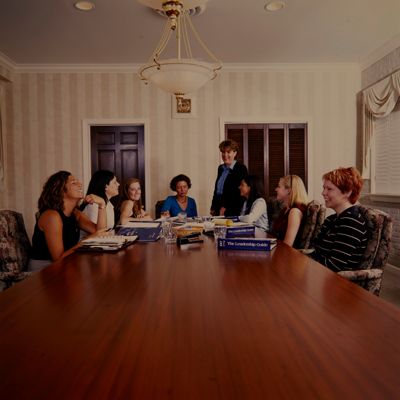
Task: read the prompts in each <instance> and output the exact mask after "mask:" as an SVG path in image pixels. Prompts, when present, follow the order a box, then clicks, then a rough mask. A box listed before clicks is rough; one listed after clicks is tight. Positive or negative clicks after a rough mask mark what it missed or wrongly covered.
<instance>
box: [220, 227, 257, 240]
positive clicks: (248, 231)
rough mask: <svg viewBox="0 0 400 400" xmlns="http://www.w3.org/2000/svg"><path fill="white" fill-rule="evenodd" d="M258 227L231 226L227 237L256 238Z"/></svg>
mask: <svg viewBox="0 0 400 400" xmlns="http://www.w3.org/2000/svg"><path fill="white" fill-rule="evenodd" d="M255 231H256V227H255V226H254V225H248V226H231V227H229V228H227V229H226V237H227V238H234V237H254V234H255Z"/></svg>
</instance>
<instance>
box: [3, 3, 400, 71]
mask: <svg viewBox="0 0 400 400" xmlns="http://www.w3.org/2000/svg"><path fill="white" fill-rule="evenodd" d="M74 1H75V0H0V52H1V53H3V54H4V55H5V56H7V57H8V58H9V59H11V61H12V62H14V63H16V64H17V65H23V64H140V63H144V62H146V61H147V60H148V58H149V57H150V55H151V53H152V51H153V49H154V47H155V45H156V44H157V42H158V40H159V38H160V36H161V31H162V28H163V25H164V18H163V17H162V16H159V15H157V14H155V13H154V12H153V11H152V10H151V9H149V8H147V7H145V6H143V5H141V4H139V3H138V2H137V0H93V2H94V3H95V4H96V8H95V10H94V11H91V12H80V11H77V10H76V9H75V8H74V7H73V3H74ZM266 2H267V0H210V1H209V2H208V3H207V7H206V9H205V11H204V12H203V13H202V14H201V15H198V16H195V17H193V18H192V21H193V23H194V25H195V26H196V28H197V30H198V32H199V34H200V36H201V38H202V39H203V40H204V41H205V43H206V44H207V45H208V47H209V48H210V49H211V50H212V51H213V52H214V53H215V54H216V55H217V56H218V57H219V58H220V59H221V60H222V61H223V62H224V63H225V64H229V63H235V64H236V63H245V64H253V63H326V62H330V63H331V62H333V63H342V62H355V63H361V64H362V63H364V64H365V63H366V62H368V60H370V61H371V60H372V58H371V57H372V56H371V54H372V55H373V54H377V53H378V52H377V50H378V49H382V48H383V47H386V48H388V46H392V47H393V48H395V47H398V46H399V45H400V18H399V17H400V0H286V7H285V8H284V9H283V10H281V11H279V12H277V13H267V12H265V11H264V5H265V3H266ZM393 48H391V49H389V50H393Z"/></svg>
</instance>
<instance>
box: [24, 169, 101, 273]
mask: <svg viewBox="0 0 400 400" xmlns="http://www.w3.org/2000/svg"><path fill="white" fill-rule="evenodd" d="M82 198H83V191H82V183H81V182H80V181H78V180H77V179H76V178H75V177H74V176H72V175H71V173H69V172H67V171H59V172H57V173H55V174H54V175H52V176H50V178H49V179H48V180H47V182H46V183H45V185H44V187H43V191H42V194H41V195H40V198H39V201H38V208H39V217H38V219H37V222H36V225H35V230H34V233H33V237H32V246H33V255H32V259H33V263H31V265H33V268H31V269H36V268H35V267H34V261H35V260H47V261H48V263H49V262H50V261H51V260H52V261H56V260H58V259H60V258H63V257H65V256H67V255H69V254H70V253H72V252H73V250H74V249H75V248H76V247H78V246H77V245H78V241H79V229H83V230H84V231H86V232H88V233H94V232H96V230H100V229H104V228H105V227H106V204H105V201H104V199H102V198H101V197H99V196H96V195H95V194H89V195H87V196H86V197H85V202H86V203H89V204H96V205H97V207H98V220H97V222H96V223H93V222H92V221H91V220H90V219H89V218H88V217H87V216H86V215H85V214H83V213H82V212H81V211H80V210H79V209H78V207H77V206H78V203H79V202H80V201H81V199H82ZM48 263H47V264H48Z"/></svg>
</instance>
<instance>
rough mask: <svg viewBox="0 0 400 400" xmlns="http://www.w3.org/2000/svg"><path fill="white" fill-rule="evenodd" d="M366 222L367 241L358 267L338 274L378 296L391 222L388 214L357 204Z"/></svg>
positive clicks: (387, 249) (388, 251)
mask: <svg viewBox="0 0 400 400" xmlns="http://www.w3.org/2000/svg"><path fill="white" fill-rule="evenodd" d="M359 209H360V212H361V214H362V215H363V216H364V218H365V220H366V222H367V230H368V242H367V248H366V249H365V252H364V255H363V258H362V261H361V264H360V268H359V269H357V270H353V271H340V272H338V275H340V276H342V277H344V278H346V279H348V280H350V281H352V282H354V283H356V284H357V285H358V286H361V287H362V288H364V289H366V290H368V291H369V292H371V293H373V294H374V295H376V296H379V293H380V290H381V286H382V278H383V270H384V268H385V265H386V262H387V260H388V258H389V253H390V244H391V240H392V229H393V222H392V218H391V217H390V215H389V214H386V213H385V212H383V211H381V210H377V209H375V208H370V207H365V206H362V205H359Z"/></svg>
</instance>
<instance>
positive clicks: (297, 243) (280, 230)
mask: <svg viewBox="0 0 400 400" xmlns="http://www.w3.org/2000/svg"><path fill="white" fill-rule="evenodd" d="M292 208H297V209H299V210H300V211H301V213H302V215H303V216H302V218H301V222H300V226H299V230H298V231H297V234H296V238H295V240H294V243H293V247H294V248H295V249H299V248H301V244H302V243H301V237H302V235H303V229H304V225H305V223H306V219H307V206H306V205H305V204H293V207H290V208H286V207H285V208H283V209H282V210H281V212H280V213H279V215H278V217H277V218H276V219H275V220H274V221H273V222H272V226H271V230H270V233H271V235H273V236H275V237H276V238H277V239H279V240H284V239H285V236H286V232H287V228H288V225H289V213H290V210H291V209H292Z"/></svg>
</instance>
